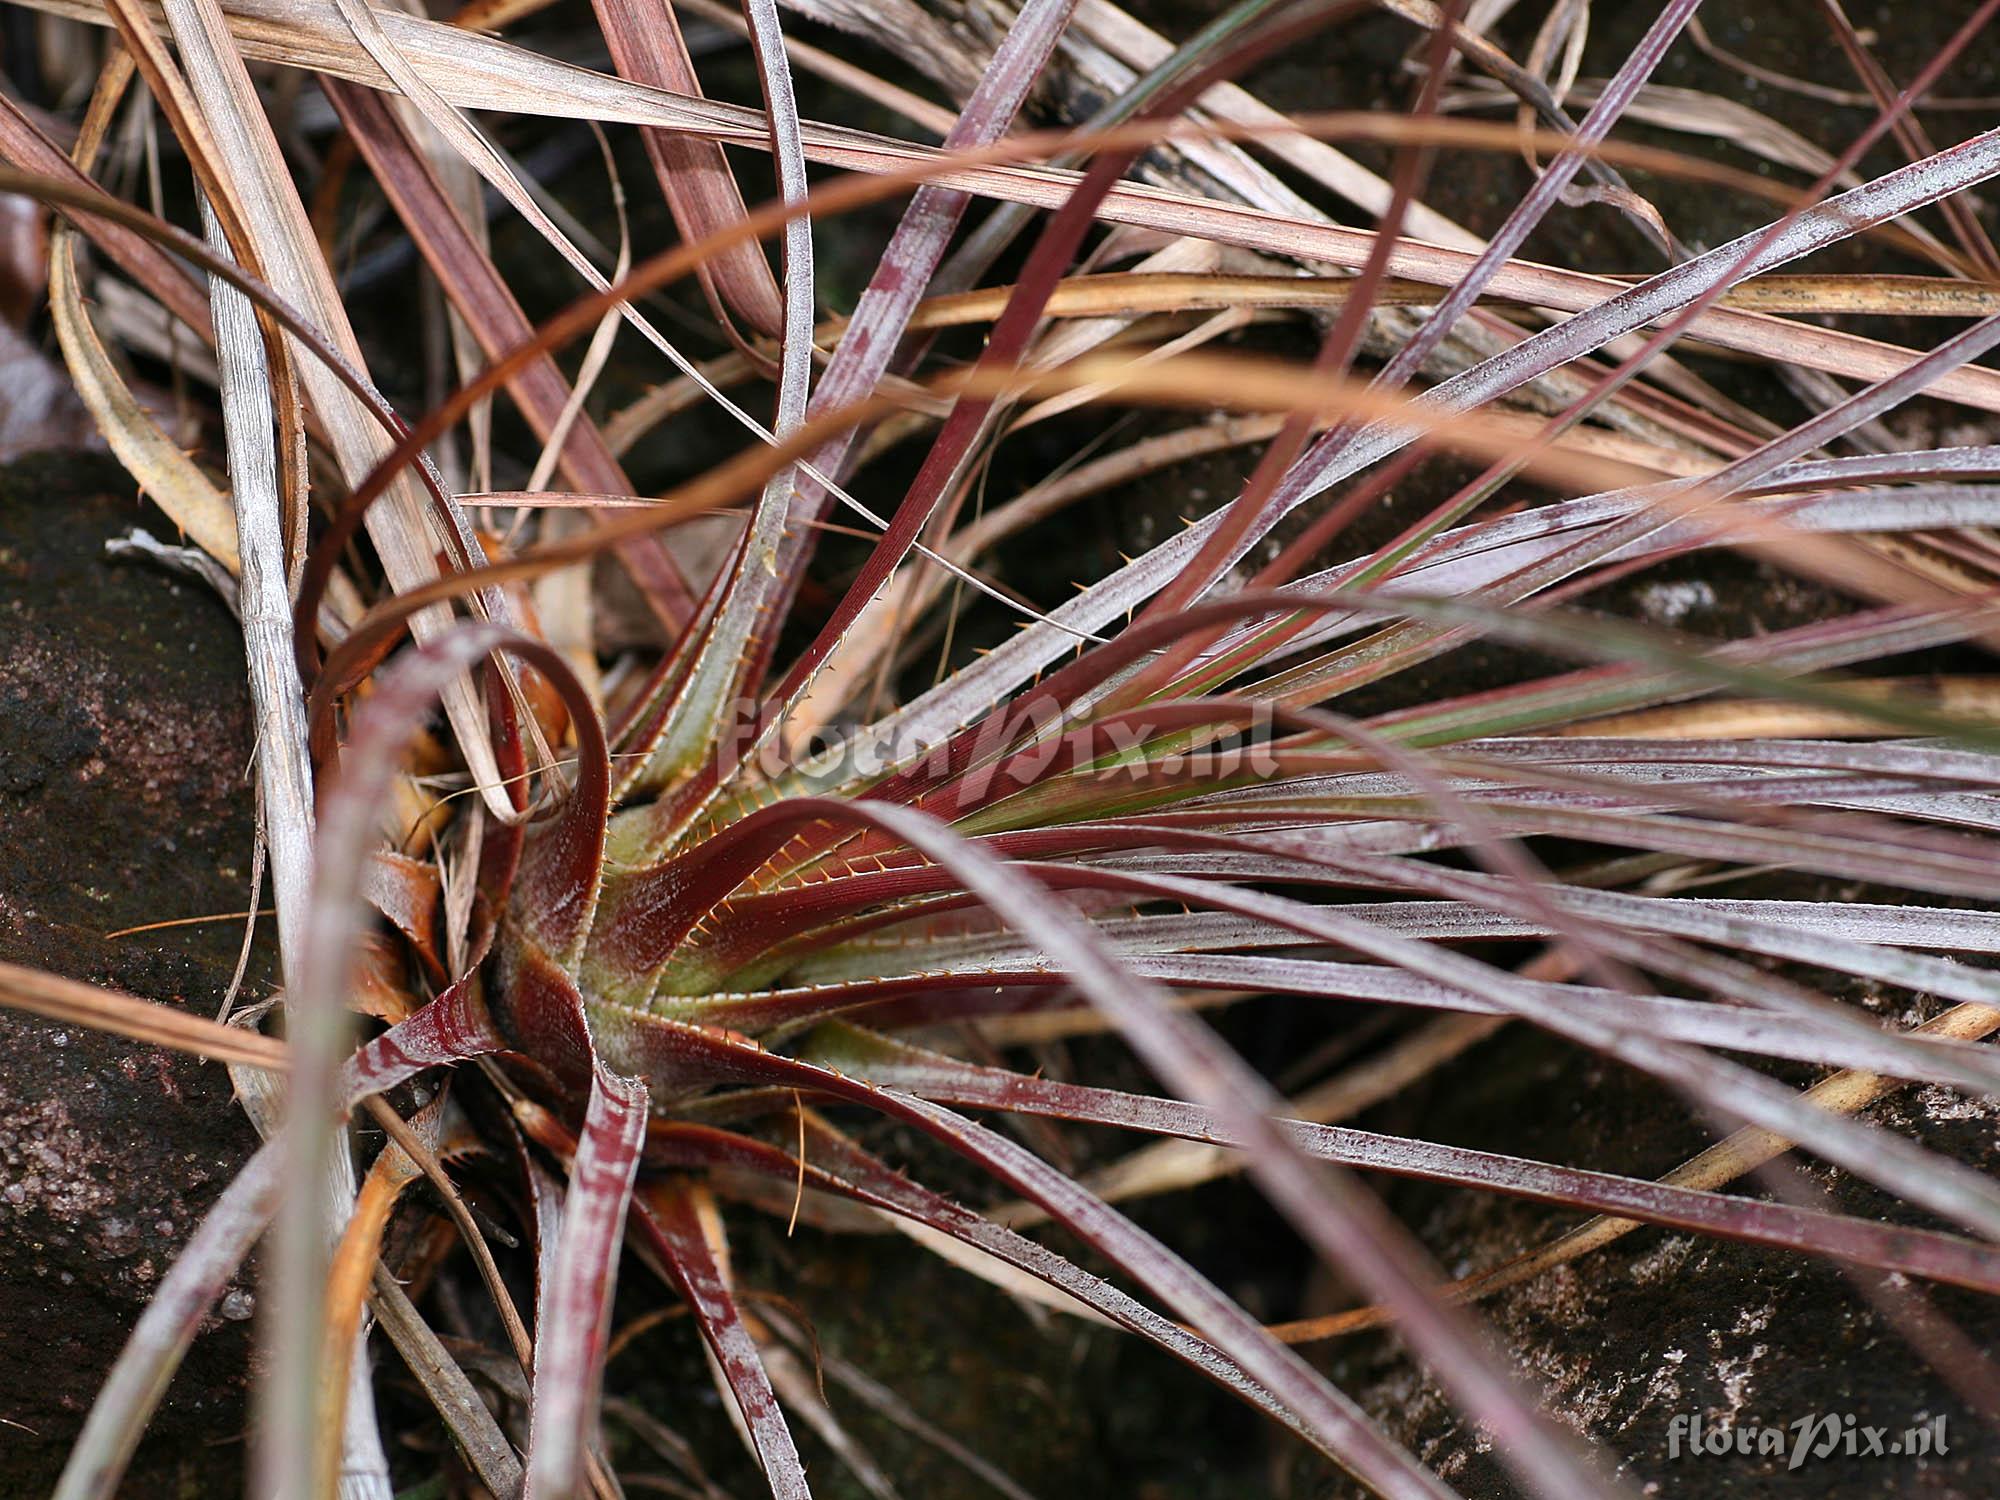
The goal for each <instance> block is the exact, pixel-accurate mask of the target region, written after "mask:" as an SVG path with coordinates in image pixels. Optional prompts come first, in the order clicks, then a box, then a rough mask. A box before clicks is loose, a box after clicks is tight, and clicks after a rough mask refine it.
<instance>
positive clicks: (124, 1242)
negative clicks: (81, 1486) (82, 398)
mask: <svg viewBox="0 0 2000 1500" xmlns="http://www.w3.org/2000/svg"><path fill="white" fill-rule="evenodd" d="M134 525H145V526H148V527H150V528H151V529H153V530H154V531H155V532H159V531H161V530H166V531H167V532H168V534H169V535H171V526H170V523H166V522H165V521H164V518H163V517H161V516H160V515H159V513H158V512H157V511H154V510H153V509H152V508H151V507H142V506H141V505H139V504H138V503H136V502H135V501H134V500H133V498H132V491H131V481H130V480H129V479H127V478H126V477H125V476H124V474H123V473H122V472H121V471H120V470H119V469H118V468H117V466H116V465H114V464H112V463H110V462H108V461H106V460H102V459H95V458H87V457H85V458H76V457H60V458H58V457H41V458H33V459H28V460H25V461H23V462H21V463H18V464H15V465H13V466H12V467H10V468H8V469H5V470H4V471H0V639H4V641H5V643H6V644H5V650H4V653H3V654H0V828H3V829H4V830H5V835H4V837H0V958H5V959H8V960H10V961H12V962H15V963H21V964H28V965H33V966H34V967H37V968H42V969H48V970H51V971H53V972H55V973H59V974H65V975H69V976H71V977H73V978H76V979H82V980H88V981H90V982H91V983H94V984H102V985H108V986H110V987H112V988H115V989H119V990H123V991H126V992H128V993H130V994H135V995H140V996H143V997H145V998H147V999H150V1000H159V1001H164V1002H167V1003H169V1004H175V1005H184V1006H186V1007H187V1008H189V1009H190V1010H194V1011H198V1012H202V1013H206V1014H213V1013H214V1011H215V1010H216V1008H217V1006H218V1004H219V1003H220V1001H221V998H222V994H223V991H224V988H225V987H226V985H227V984H228V980H229V975H230V972H231V970H232V968H233V966H234V961H235V956H236V947H237V943H238V941H239V940H240V937H241V932H242V924H241V923H240V921H239V922H221V923H215V924H207V925H202V926H195V927H183V928H174V929H169V930H166V931H163V932H149V933H143V934H136V935H133V936H130V937H110V936H108V935H107V934H110V933H112V932H115V931H117V930H118V929H120V928H123V927H128V926H132V925H136V924H139V923H145V922H152V921H160V920H163V919H169V918H176V917H187V916H200V915H205V914H209V913H215V912H228V911H237V910H241V909H242V908H243V906H244V905H245V902H246V899H247V897H248V895H249V875H250V849H251V837H252V829H251V803H252V799H251V797H250V795H249V792H248V790H247V788H246V786H245V784H244V780H243V771H244V767H245V765H246V764H247V763H248V757H249V754H250V736H249V713H248V705H247V702H246V698H245V692H244V687H243V671H242V665H241V662H242V646H241V637H240V635H238V633H237V630H236V626H235V622H234V621H233V620H232V619H231V617H230V615H229V612H228V610H227V609H226V608H224V606H223V604H222V603H221V601H220V600H219V599H217V598H216V597H215V596H214V595H213V594H212V593H211V592H209V591H207V590H206V589H204V588H203V587H201V586H200V585H197V584H193V583H189V582H183V581H180V580H177V579H174V578H170V577H168V576H167V575H165V574H164V573H162V572H160V571H158V570H157V569H156V568H154V567H151V566H149V565H144V564H135V563H129V562H113V561H110V560H108V559H107V558H106V557H105V556H104V543H105V541H106V540H107V539H108V538H111V537H114V536H117V535H120V534H122V533H123V532H124V531H126V530H127V529H129V528H130V527H132V526H134ZM260 968H261V966H260ZM257 972H259V970H258V969H253V974H254V973H257ZM253 1144H254V1137H253V1135H252V1133H251V1130H250V1127H249V1124H248V1123H247V1121H246V1120H245V1119H244V1116H243V1114H242V1112H241V1110H239V1109H238V1108H237V1107H236V1105H235V1103H234V1102H233V1100H232V1098H231V1092H230V1086H229V1079H228V1076H227V1074H226V1073H225V1072H224V1070H223V1069H222V1068H221V1067H220V1066H219V1065H215V1064H209V1063H203V1062H201V1061H199V1060H197V1059H194V1058H191V1057H188V1056H186V1055H184V1054H181V1053H175V1052H169V1051H166V1050H164V1049H161V1048H157V1047H150V1046H142V1045H139V1044H137V1043H134V1042H129V1041H126V1040H124V1039H122V1038H119V1037H114V1036H110V1035H106V1034H104V1033H100V1032H94V1031H84V1030H79V1029H77V1028H74V1027H62V1026H56V1025H52V1024H48V1023H45V1022H42V1021H40V1020H37V1019H34V1018H31V1017H26V1016H23V1015H20V1014H18V1013H16V1012H13V1011H9V1010H5V1009H0V1307H4V1308H5V1309H6V1315H5V1316H4V1317H0V1494H4V1495H9V1496H14V1495H19V1496H27V1495H32V1494H37V1493H41V1492H43V1491H44V1489H45V1488H46V1486H47V1484H48V1483H49V1482H50V1481H51V1480H52V1479H53V1477H54V1474H55V1472H56V1469H57V1468H58V1467H59V1465H60V1463H61V1459H62V1455H63V1454H64V1453H65V1451H66V1450H67V1447H68V1444H69V1441H70V1440H71V1439H72V1438H73V1437H74V1436H75V1434H76V1432H77V1430H78V1427H79V1425H80V1424H81V1421H82V1418H83V1414H84V1412H85V1411H86V1410H87V1409H88V1407H89V1404H90V1399H91V1396H92V1394H93V1393H94V1391H95V1390H96V1388H97V1385H98V1384H99V1382H100V1381H101V1380H102V1379H103V1376H104V1372H105V1370H106V1369H107V1368H108V1367H109V1365H110V1363H111V1361H112V1359H113V1358H114V1357H115V1356H116V1354H117V1351H118V1349H119V1347H120V1346H121V1345H122V1343H123V1341H124V1336H125V1333H126V1332H127V1331H128V1330H129V1328H130V1326H131V1324H132V1322H133V1320H134V1319H135V1318H136V1317H137V1315H138V1312H139V1310H140V1308H141V1307H142V1306H143V1305H144V1303H145V1301H146V1298H147V1297H148V1296H149V1295H150V1294H151V1292H152V1290H153V1288H154V1287H155V1286H156V1285H157V1284H158V1281H159V1279H160V1277H161V1276H162V1275H163V1274H164V1273H165V1271H166V1269H167V1267H168V1266H169V1265H170V1264H171V1263H172V1261H173V1258H174V1257H175V1255H177V1254H178V1253H179V1251H180V1248H181V1246H182V1245H183V1244H184V1243H185V1242H186V1240H187V1237H188V1235H189V1234H190V1233H191V1232H192V1230H193V1228H194V1226H195V1225H196V1224H197V1223H199V1222H200V1219H201V1216H202V1214H203V1213H205V1212H206V1211H207V1208H208V1206H209V1204H210V1203H211V1202H212V1201H213V1200H214V1198H215V1196H216V1195H217V1194H218V1193H219V1192H220V1191H221V1189H222V1187H223V1185H224V1184H225V1183H226V1182H227V1181H228V1180H229V1177H230V1175H231V1174H232V1173H233V1172H234V1171H235V1170H236V1168H237V1167H238V1166H239V1165H240V1164H241V1163H242V1161H243V1160H244V1158H245V1156H246V1155H247V1153H248V1151H249V1150H250V1148H251V1146H252V1145H253ZM223 1305H224V1307H225V1308H226V1310H227V1311H228V1312H229V1313H230V1314H232V1315H234V1317H233V1320H231V1319H217V1320H214V1326H213V1327H212V1329H211V1330H210V1331H209V1332H208V1333H206V1334H205V1335H204V1336H203V1337H202V1338H201V1339H199V1340H198V1341H197V1343H196V1344H195V1347H194V1351H193V1354H192V1356H191V1357H190V1359H189V1361H188V1363H187V1365H186V1366H185V1367H184V1368H183V1370H182V1373H181V1375H180V1376H179V1378H178V1379H176V1381H175V1382H174V1385H173V1388H172V1389H171V1391H170V1392H169V1393H168V1396H167V1399H166V1402H165V1404H164V1405H163V1407H162V1408H161V1412H160V1416H159V1418H158V1420H157V1421H156V1423H155V1424H154V1427H153V1432H152V1437H151V1439H150V1440H149V1442H148V1444H147V1446H146V1448H145V1449H143V1450H142V1452H141V1454H140V1457H139V1462H138V1464H137V1466H136V1468H135V1470H134V1473H133V1477H132V1479H131V1481H130V1487H129V1489H128V1493H131V1494H135V1495H167V1494H174V1493H183V1492H184V1493H204V1494H206V1493H225V1492H228V1491H229V1490H232V1489H233V1488H234V1486H235V1485H236V1483H237V1479H236V1478H235V1476H236V1475H237V1474H239V1473H240V1470H241V1459H242V1454H241V1450H240V1448H237V1447H236V1446H234V1444H233V1441H232V1440H233V1437H234V1435H235V1434H236V1433H237V1432H238V1431H239V1430H240V1428H241V1425H242V1406H243V1402H242V1393H243V1387H244V1383H245V1372H246V1363H245V1361H246V1357H247V1351H248V1340H247V1338H246V1330H247V1328H248V1326H249V1325H248V1324H247V1323H246V1322H244V1321H243V1319H245V1318H247V1317H248V1315H249V1309H250V1302H249V1293H248V1291H247V1287H241V1286H240V1287H238V1288H236V1289H234V1290H232V1292H231V1293H230V1294H229V1295H228V1296H227V1297H226V1298H225V1301H224V1304H223ZM217 1445H225V1446H217ZM188 1485H193V1486H195V1488H194V1489H192V1490H188V1489H186V1488H185V1487H186V1486H188Z"/></svg>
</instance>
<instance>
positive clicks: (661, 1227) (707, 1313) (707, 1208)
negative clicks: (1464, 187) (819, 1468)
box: [637, 1182, 812, 1500]
mask: <svg viewBox="0 0 2000 1500" xmlns="http://www.w3.org/2000/svg"><path fill="white" fill-rule="evenodd" d="M637 1207H638V1210H639V1217H638V1227H639V1231H640V1234H641V1236H642V1239H643V1242H644V1243H645V1244H646V1246H647V1247H648V1248H649V1249H651V1250H652V1252H653V1253H654V1255H656V1256H657V1257H658V1258H659V1261H660V1264H661V1266H662V1267H663V1268H664V1269H665V1271H666V1273H667V1275H668V1276H669V1277H670V1278H671V1279H672V1281H673V1282H674V1285H675V1286H677V1287H678V1288H679V1289H680V1294H681V1296H682V1298H683V1299H684V1300H685V1301H686V1302H687V1305H688V1308H689V1310H690V1311H691V1312H693V1314H694V1319H695V1326H696V1327H698V1328H699V1329H700V1330H701V1336H702V1339H703V1341H704V1342H706V1343H707V1345H708V1349H709V1353H710V1354H711V1355H712V1356H713V1358H714V1362H715V1368H716V1370H717V1371H718V1372H719V1373H720V1375H721V1377H722V1381H723V1383H724V1385H725V1386H726V1387H727V1390H728V1394H729V1398H730V1399H731V1400H732V1401H733V1402H734V1403H735V1405H736V1410H737V1413H738V1415H739V1416H740V1417H741V1419H742V1423H743V1429H744V1431H745V1432H746V1433H747V1434H748V1436H749V1439H750V1445H751V1447H752V1448H753V1450H754V1451H755V1452H756V1455H757V1462H758V1463H759V1464H760V1465H762V1467H763V1470H764V1479H765V1482H766V1483H768V1484H769V1485H770V1487H771V1494H772V1495H773V1496H774V1497H775V1500H809V1497H810V1496H811V1494H812V1491H811V1489H810V1488H809V1487H808V1486H807V1484H806V1470H805V1464H804V1463H803V1462H801V1461H800V1459H799V1450H798V1447H797V1445H796V1444H795V1443H793V1441H792V1431H791V1428H790V1427H789V1426H788V1425H787V1424H786V1422H785V1414H784V1412H783V1411H782V1410H781V1409H780V1408H779V1405H778V1393H777V1392H776V1391H775V1390H773V1389H772V1388H771V1378H770V1375H769V1374H768V1373H767V1372H766V1371H765V1369H764V1361H763V1358H762V1356H760V1355H759V1354H758V1352H757V1341H756V1339H755V1338H754V1337H752V1336H751V1333H750V1330H749V1328H748V1327H746V1326H745V1324H744V1322H743V1314H742V1311H741V1310H740V1309H739V1308H738V1307H737V1304H736V1297H735V1293H734V1292H733V1291H732V1290H731V1288H730V1285H729V1278H728V1275H727V1273H726V1271H725V1270H724V1267H723V1265H722V1262H721V1260H720V1259H719V1257H718V1255H717V1251H716V1247H715V1245H714V1243H713V1238H714V1236H715V1234H716V1233H717V1232H718V1231H719V1225H718V1224H714V1223H711V1222H710V1220H711V1218H712V1215H713V1210H714V1205H713V1203H711V1202H706V1201H704V1196H703V1194H702V1193H701V1191H700V1190H698V1189H696V1188H693V1187H691V1186H689V1185H688V1184H686V1183H682V1182H662V1183H655V1184H651V1185H649V1186H647V1187H646V1188H645V1189H644V1190H643V1191H642V1192H641V1193H640V1194H639V1197H638V1202H637Z"/></svg>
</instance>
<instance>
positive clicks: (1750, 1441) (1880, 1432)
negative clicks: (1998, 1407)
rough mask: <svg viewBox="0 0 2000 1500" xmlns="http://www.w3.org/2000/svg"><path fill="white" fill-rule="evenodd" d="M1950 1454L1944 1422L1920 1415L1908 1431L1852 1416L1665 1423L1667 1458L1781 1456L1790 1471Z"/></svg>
mask: <svg viewBox="0 0 2000 1500" xmlns="http://www.w3.org/2000/svg"><path fill="white" fill-rule="evenodd" d="M1948 1451H1949V1443H1948V1438H1947V1435H1946V1430H1945V1418H1944V1416H1943V1414H1942V1413H1940V1414H1939V1415H1937V1416H1928V1415H1922V1416H1919V1417H1918V1419H1917V1420H1916V1421H1914V1422H1913V1423H1911V1424H1910V1425H1909V1426H1906V1427H1894V1426H1874V1425H1871V1424H1869V1423H1866V1422H1863V1421H1861V1420H1860V1419H1859V1418H1858V1417H1856V1416H1855V1415H1854V1414H1853V1413H1851V1412H1844V1413H1843V1412H1809V1413H1807V1414H1806V1415H1805V1416H1802V1417H1794V1418H1793V1419H1792V1420H1790V1421H1788V1422H1777V1423H1763V1422H1741V1421H1736V1420H1733V1419H1732V1420H1730V1421H1726V1422H1718V1421H1714V1420H1711V1419H1708V1418H1705V1417H1703V1416H1702V1414H1701V1413H1700V1412H1682V1413H1681V1414H1679V1415H1678V1416H1676V1417H1675V1418H1674V1419H1673V1420H1672V1421H1671V1422H1669V1423H1668V1424H1667V1457H1668V1458H1670V1459H1679V1458H1749V1457H1753V1456H1761V1457H1777V1458H1782V1459H1784V1460H1785V1467H1786V1468H1787V1469H1802V1468H1804V1467H1805V1466H1806V1465H1807V1464H1809V1463H1812V1462H1814V1461H1816V1460H1821V1459H1828V1458H1835V1457H1839V1458H1883V1459H1892V1458H1900V1459H1910V1458H1932V1457H1940V1456H1942V1455H1943V1454H1945V1453H1946V1452H1948Z"/></svg>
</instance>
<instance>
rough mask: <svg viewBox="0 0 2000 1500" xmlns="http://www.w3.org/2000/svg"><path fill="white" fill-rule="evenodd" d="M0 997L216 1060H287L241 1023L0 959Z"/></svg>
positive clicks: (279, 1064)
mask: <svg viewBox="0 0 2000 1500" xmlns="http://www.w3.org/2000/svg"><path fill="white" fill-rule="evenodd" d="M0 999H3V1000H4V1002H5V1003H6V1004H7V1005H9V1006H11V1007H13V1008H14V1009H16V1010H24V1011H27V1012H28V1013H29V1014H31V1015H37V1016H42V1017H44V1018H46V1019H48V1020H51V1021H61V1022H63V1023H65V1024H67V1025H71V1026H87V1027H89V1028H90V1029H91V1030H93V1031H108V1032H113V1033H115V1034H117V1035H119V1036H128V1037H130V1038H132V1040H134V1041H137V1042H150V1043H151V1044H152V1045H154V1046H156V1047H171V1048H173V1049H174V1050H175V1051H176V1052H190V1053H193V1054H194V1055H195V1056H197V1057H207V1058H212V1059H214V1060H215V1061H217V1062H232V1063H242V1064H245V1065H247V1066H250V1067H256V1068H268V1069H271V1070H273V1071H282V1070H283V1069H284V1068H286V1067H287V1066H288V1061H287V1052H286V1048H285V1044H284V1043H283V1042H281V1041H279V1040H278V1039H277V1038H276V1037H267V1036H260V1035H259V1034H258V1033H256V1032H254V1031H245V1030H244V1029H243V1028H242V1027H240V1026H225V1025H223V1024H222V1023H221V1022H219V1021H211V1020H209V1019H207V1018H206V1017H204V1016H196V1015H190V1014H188V1013H187V1012H186V1011H183V1010H178V1009H176V1008H174V1007H173V1006H170V1005H161V1004H159V1003H157V1002H156V1001H151V1000H138V999H134V998H133V997H132V996H130V995H120V994H117V993H115V992H113V991H111V990H104V989H99V988H97V986H95V985H90V984H82V983H79V982H78V981H76V980H74V979H64V978H61V977H60V976H58V975H55V974H45V973H43V972H42V971H41V970H39V969H28V968H23V967H22V966H21V965H19V964H10V963H4V962H0Z"/></svg>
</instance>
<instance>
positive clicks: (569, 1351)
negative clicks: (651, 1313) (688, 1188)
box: [527, 1066, 646, 1500]
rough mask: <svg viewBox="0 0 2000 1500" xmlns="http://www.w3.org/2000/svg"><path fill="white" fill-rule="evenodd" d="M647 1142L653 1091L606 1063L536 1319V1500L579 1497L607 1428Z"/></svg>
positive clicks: (589, 1108)
mask: <svg viewBox="0 0 2000 1500" xmlns="http://www.w3.org/2000/svg"><path fill="white" fill-rule="evenodd" d="M645 1137H646V1085H645V1084H644V1083H643V1082H641V1081H640V1080H638V1079H632V1078H621V1077H620V1076H618V1075H617V1074H616V1073H613V1072H612V1071H611V1070H610V1069H608V1068H604V1067H602V1066H600V1067H598V1068H597V1069H596V1070H595V1074H594V1076H593V1078H592V1080H591V1089H590V1101H589V1103H588V1104H587V1105H586V1106H585V1110H584V1118H583V1130H582V1133H581V1135H580V1136H579V1137H578V1141H577V1151H576V1158H575V1160H574V1162H573V1163H572V1164H571V1167H570V1175H569V1191H568V1193H567V1194H566V1195H565V1198H564V1203H563V1216H562V1228H561V1231H560V1238H559V1239H558V1241H557V1244H556V1251H555V1263H554V1266H553V1268H552V1270H551V1273H550V1276H549V1278H548V1280H547V1282H546V1283H545V1284H544V1285H543V1287H542V1293H541V1296H540V1298H539V1299H538V1300H539V1302H540V1306H539V1307H538V1308H537V1309H536V1313H535V1385H534V1411H533V1416H532V1419H531V1426H530V1429H529V1453H528V1489H527V1495H528V1500H570V1497H572V1496H574V1495H575V1494H576V1493H577V1492H578V1485H579V1483H580V1482H581V1480H582V1477H583V1463H584V1453H585V1451H586V1449H587V1447H588V1445H589V1441H590V1434H591V1433H592V1432H594V1431H595V1430H596V1427H597V1401H598V1396H599V1392H600V1387H601V1382H602V1379H603V1365H604V1350H605V1346H606V1344H607V1343H608V1341H609V1337H610V1324H611V1293H612V1289H613V1287H614V1286H615V1285H616V1282H617V1275H618V1253H619V1250H620V1248H621V1246H622V1245H623V1241H624V1231H625V1212H626V1207H627V1205H628V1204H629V1203H630V1201H631V1197H632V1180H633V1177H634V1176H635V1175H636V1174H637V1172H638V1169H639V1152H640V1147H641V1146H642V1145H643V1144H644V1141H645Z"/></svg>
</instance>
